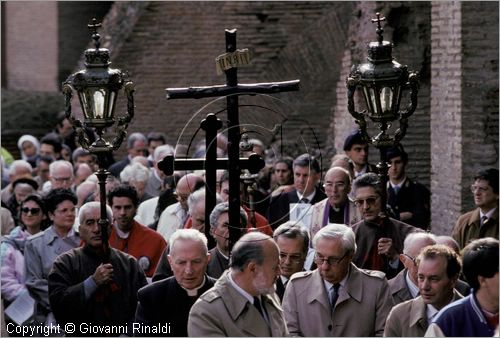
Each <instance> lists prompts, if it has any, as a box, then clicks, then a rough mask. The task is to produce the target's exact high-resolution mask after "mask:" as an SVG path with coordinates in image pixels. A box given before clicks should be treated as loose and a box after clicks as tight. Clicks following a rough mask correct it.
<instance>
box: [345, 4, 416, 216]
mask: <svg viewBox="0 0 500 338" xmlns="http://www.w3.org/2000/svg"><path fill="white" fill-rule="evenodd" d="M376 15H377V18H376V19H372V22H376V23H377V30H376V32H377V36H378V39H377V41H376V42H370V43H369V44H368V58H367V61H368V62H366V63H363V64H361V65H359V66H356V65H353V67H352V69H351V73H350V74H349V76H348V77H347V81H346V83H347V90H348V93H347V99H348V103H347V105H348V110H349V113H350V114H351V115H352V116H353V117H354V119H355V120H356V123H357V124H358V126H359V129H360V131H361V134H362V135H363V137H364V138H365V140H366V141H367V142H368V143H371V144H373V145H374V146H375V147H376V148H378V149H379V150H380V163H379V164H378V165H377V168H378V170H379V176H380V178H381V180H380V181H381V184H382V185H383V188H382V189H381V191H383V192H386V188H385V186H386V184H387V173H388V169H389V168H388V166H387V154H386V153H387V149H388V148H389V147H392V146H395V145H396V144H398V143H399V142H400V141H401V140H402V139H403V137H404V136H405V134H406V130H407V128H408V118H409V117H410V116H411V115H412V114H413V112H414V111H415V109H416V107H417V94H418V74H417V73H416V72H409V71H408V69H407V67H406V66H404V65H401V64H400V63H398V62H397V61H395V60H394V58H393V57H392V46H393V45H392V43H391V42H389V41H384V38H383V35H382V34H383V32H384V30H383V29H382V27H381V25H380V23H381V22H382V21H385V17H383V18H380V13H377V14H376ZM358 87H360V88H361V90H362V93H363V97H364V100H365V104H366V108H367V109H366V110H364V111H362V112H357V111H356V109H355V107H354V93H355V91H356V88H358ZM407 89H410V90H411V93H410V101H409V104H408V106H407V107H406V109H405V110H404V111H400V110H399V108H400V104H401V98H402V96H403V93H404V92H405V90H407ZM366 116H367V117H368V118H369V119H370V120H371V121H373V122H374V123H376V124H378V128H379V130H380V133H378V134H377V135H375V136H374V137H370V136H369V135H368V132H367V124H366ZM398 119H399V128H398V129H397V130H396V131H395V133H394V135H392V136H391V135H389V134H388V132H387V131H388V129H389V128H390V127H391V124H392V123H393V122H394V121H396V120H398ZM386 200H387V196H386V194H384V196H382V208H383V210H382V212H383V214H384V215H385V210H386V209H385V207H386Z"/></svg>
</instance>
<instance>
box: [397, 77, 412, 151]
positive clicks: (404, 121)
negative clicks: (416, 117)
mask: <svg viewBox="0 0 500 338" xmlns="http://www.w3.org/2000/svg"><path fill="white" fill-rule="evenodd" d="M408 85H409V86H410V89H411V93H410V103H409V104H408V106H407V107H406V110H404V111H400V112H399V115H400V118H399V128H398V129H397V130H396V132H395V134H394V140H395V142H399V141H401V140H402V139H403V137H404V136H405V135H406V130H407V128H408V118H409V117H410V116H412V115H413V113H414V112H415V109H416V108H417V100H418V73H417V72H412V73H410V75H409V76H408Z"/></svg>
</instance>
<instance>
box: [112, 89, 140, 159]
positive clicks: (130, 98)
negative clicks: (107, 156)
mask: <svg viewBox="0 0 500 338" xmlns="http://www.w3.org/2000/svg"><path fill="white" fill-rule="evenodd" d="M123 90H124V91H125V94H126V95H127V114H126V115H125V116H122V117H120V118H118V123H117V125H116V129H115V130H116V136H115V138H114V139H113V141H112V142H111V145H112V147H113V150H116V149H118V148H119V147H120V145H121V144H122V142H123V140H124V139H125V137H126V136H127V127H128V124H129V123H130V121H132V118H133V117H134V111H135V107H134V95H133V93H134V91H135V88H134V83H133V82H132V81H127V82H126V83H125V85H124V87H123Z"/></svg>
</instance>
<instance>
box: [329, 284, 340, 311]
mask: <svg viewBox="0 0 500 338" xmlns="http://www.w3.org/2000/svg"><path fill="white" fill-rule="evenodd" d="M339 288H340V284H339V283H336V284H333V286H332V300H331V303H332V309H334V308H335V304H336V303H337V299H339Z"/></svg>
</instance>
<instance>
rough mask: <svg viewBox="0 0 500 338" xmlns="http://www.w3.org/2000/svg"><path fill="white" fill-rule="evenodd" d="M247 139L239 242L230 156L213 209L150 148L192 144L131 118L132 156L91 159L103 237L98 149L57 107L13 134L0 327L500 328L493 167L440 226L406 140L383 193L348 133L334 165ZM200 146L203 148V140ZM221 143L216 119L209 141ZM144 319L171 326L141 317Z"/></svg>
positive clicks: (254, 331)
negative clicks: (46, 122) (469, 200)
mask: <svg viewBox="0 0 500 338" xmlns="http://www.w3.org/2000/svg"><path fill="white" fill-rule="evenodd" d="M248 142H249V144H250V145H251V149H252V150H251V151H248V152H246V153H242V156H247V155H248V154H249V153H250V152H255V153H257V154H259V155H261V156H262V157H263V158H264V159H265V160H266V167H265V168H264V169H262V170H261V172H260V173H259V175H258V176H257V177H255V179H254V182H252V184H251V185H250V187H251V189H248V188H249V184H245V183H244V182H242V183H241V185H240V194H241V208H240V216H241V227H242V229H243V230H242V235H243V237H242V238H241V239H240V240H239V241H238V242H237V243H236V245H235V247H234V248H233V250H232V251H230V249H229V244H228V238H229V228H231V227H234V226H235V225H232V224H229V220H228V201H229V198H230V196H229V174H228V172H227V171H225V170H218V171H217V187H216V190H217V198H216V203H217V205H216V207H215V208H214V210H212V211H211V214H210V215H211V216H210V219H205V196H206V191H207V190H206V189H207V187H206V184H205V180H204V171H203V170H198V171H183V172H178V171H177V172H174V174H173V175H171V176H167V175H165V173H164V172H163V171H162V170H161V169H160V168H159V166H158V163H159V162H160V161H161V160H162V159H163V158H164V157H165V156H167V155H175V156H177V157H186V156H188V146H186V145H170V144H168V143H167V137H166V136H165V135H164V134H163V133H161V132H150V133H147V134H143V133H140V132H133V133H131V134H130V135H129V136H128V138H127V140H126V144H125V147H126V149H127V154H126V156H124V157H123V158H122V159H118V160H115V159H114V158H113V156H108V157H107V158H106V163H102V164H101V165H104V166H105V167H106V168H107V169H108V171H109V172H110V175H109V177H108V179H107V181H106V198H107V207H108V208H107V213H108V214H107V215H108V220H109V223H110V228H109V243H108V244H109V245H105V243H102V241H101V238H102V232H101V231H102V229H101V227H100V225H99V222H98V220H99V218H100V204H99V203H98V202H99V201H100V196H99V186H98V183H97V177H96V175H95V172H96V170H97V169H98V164H97V161H96V157H95V155H93V154H91V153H89V152H88V151H87V150H85V149H83V148H81V147H79V146H78V144H77V143H76V141H75V134H74V131H73V128H72V127H71V125H70V123H69V121H68V120H67V119H66V118H65V116H64V114H61V115H60V118H59V119H58V122H57V125H56V126H55V128H54V130H53V131H51V132H50V133H48V134H46V135H45V136H43V137H42V138H40V139H37V138H36V137H34V136H32V135H23V136H22V137H20V138H19V140H18V143H17V145H18V148H19V152H20V154H21V156H20V158H14V157H12V156H11V155H10V156H9V154H8V152H7V151H6V150H5V149H2V191H1V200H2V208H1V218H2V229H1V231H2V232H1V234H2V241H1V246H0V259H1V275H0V278H1V285H2V287H1V296H2V306H3V308H2V309H3V311H7V312H6V313H5V314H4V312H2V315H3V318H5V320H2V322H3V324H4V326H5V324H7V325H11V326H9V327H10V328H13V327H14V326H12V325H17V326H32V327H42V326H44V325H45V326H47V325H50V324H51V323H52V324H56V323H57V324H64V323H68V322H72V323H85V322H94V323H100V324H101V325H111V324H116V325H123V326H124V327H127V326H129V327H128V331H127V333H126V334H128V335H131V330H133V328H132V327H131V326H130V325H132V323H141V324H142V325H144V326H145V327H152V326H154V325H157V324H158V325H160V324H166V323H170V325H171V327H170V328H169V330H170V331H169V334H171V335H174V336H187V335H190V336H208V335H217V336H219V335H228V336H240V335H241V336H245V335H257V336H275V335H278V336H285V335H289V334H290V335H301V336H375V335H377V336H381V335H386V336H424V334H426V335H446V336H460V335H468V336H470V335H472V336H488V335H493V334H494V333H495V330H497V331H496V332H497V333H498V236H499V233H498V229H499V226H498V188H499V187H498V169H496V168H484V169H483V170H480V171H479V172H478V173H477V174H476V175H475V176H474V177H471V178H470V179H471V193H472V194H473V197H474V203H475V206H476V208H475V209H474V210H471V211H469V212H467V213H465V214H463V215H461V216H460V218H459V219H456V220H452V219H450V220H449V222H450V223H452V224H455V226H454V227H453V231H452V233H450V234H444V235H441V236H438V235H437V234H434V233H433V231H432V228H431V219H430V214H431V213H430V210H431V199H430V192H429V190H428V189H427V188H426V187H425V186H424V185H422V184H420V183H418V182H416V181H414V180H412V179H411V178H410V177H408V176H407V174H406V168H407V166H408V165H410V164H411V159H409V158H408V154H407V153H406V152H405V150H404V148H403V147H402V146H401V145H398V146H396V147H393V148H391V149H389V150H388V154H387V155H388V156H387V157H388V163H389V164H390V169H389V181H388V183H387V186H386V187H385V189H386V191H385V192H383V191H381V189H383V188H382V187H381V186H380V183H379V177H378V176H377V174H376V171H377V169H376V167H375V166H373V165H371V164H369V163H368V151H369V145H368V144H367V143H366V142H365V141H364V139H363V138H362V136H361V135H360V134H359V132H358V131H354V132H352V133H351V134H349V136H348V137H347V138H346V140H345V143H344V147H343V152H342V151H339V153H338V154H337V155H335V156H334V157H333V158H332V159H331V161H330V163H329V164H330V165H329V166H327V168H321V167H320V164H319V162H318V161H317V159H316V158H315V157H314V156H312V155H310V154H302V155H299V156H296V157H295V158H292V157H290V156H286V154H280V156H276V155H275V154H270V149H267V148H266V146H265V145H264V144H263V143H262V141H260V140H257V139H251V140H249V141H248ZM193 154H194V155H193V156H192V157H198V158H203V157H204V156H205V144H204V143H200V144H197V145H195V146H194V151H193ZM226 154H227V139H226V138H225V137H224V136H223V135H219V136H218V139H217V156H218V157H226ZM247 183H248V182H247ZM383 194H386V195H387V208H383V207H382V205H381V203H380V201H381V197H382V195H383ZM250 201H251V203H250ZM384 209H387V210H386V211H385V215H384V214H381V211H383V210H384ZM205 227H209V228H210V231H209V233H210V236H211V237H212V238H211V239H210V241H209V240H208V239H207V238H206V236H205V233H206V232H205ZM209 243H213V244H211V245H210V244H209ZM174 249H175V250H174ZM103 257H105V258H103ZM18 299H23V300H26V299H30V300H33V301H34V304H35V305H34V310H33V313H32V314H30V316H29V318H25V319H24V320H23V321H22V322H19V319H18V318H11V317H10V316H9V315H8V314H9V313H10V312H9V311H8V309H9V307H10V306H12V304H13V303H15V302H16V300H18ZM228 309H230V310H228ZM9 327H3V329H8V328H9ZM5 332H7V333H8V334H10V335H12V336H15V335H19V332H17V333H16V332H14V331H12V330H7V331H5ZM5 332H4V333H5ZM88 333H89V332H84V331H81V330H80V331H77V332H76V333H73V334H75V335H86V334H88ZM114 333H116V332H114ZM122 333H123V332H122ZM60 334H65V333H64V332H62V333H60ZM66 334H70V333H68V332H66ZM154 334H158V335H165V332H158V331H155V332H152V331H147V332H144V331H137V332H134V335H146V336H150V335H154ZM54 335H58V334H54ZM91 335H96V334H95V332H93V334H91ZM117 335H119V334H117Z"/></svg>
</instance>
